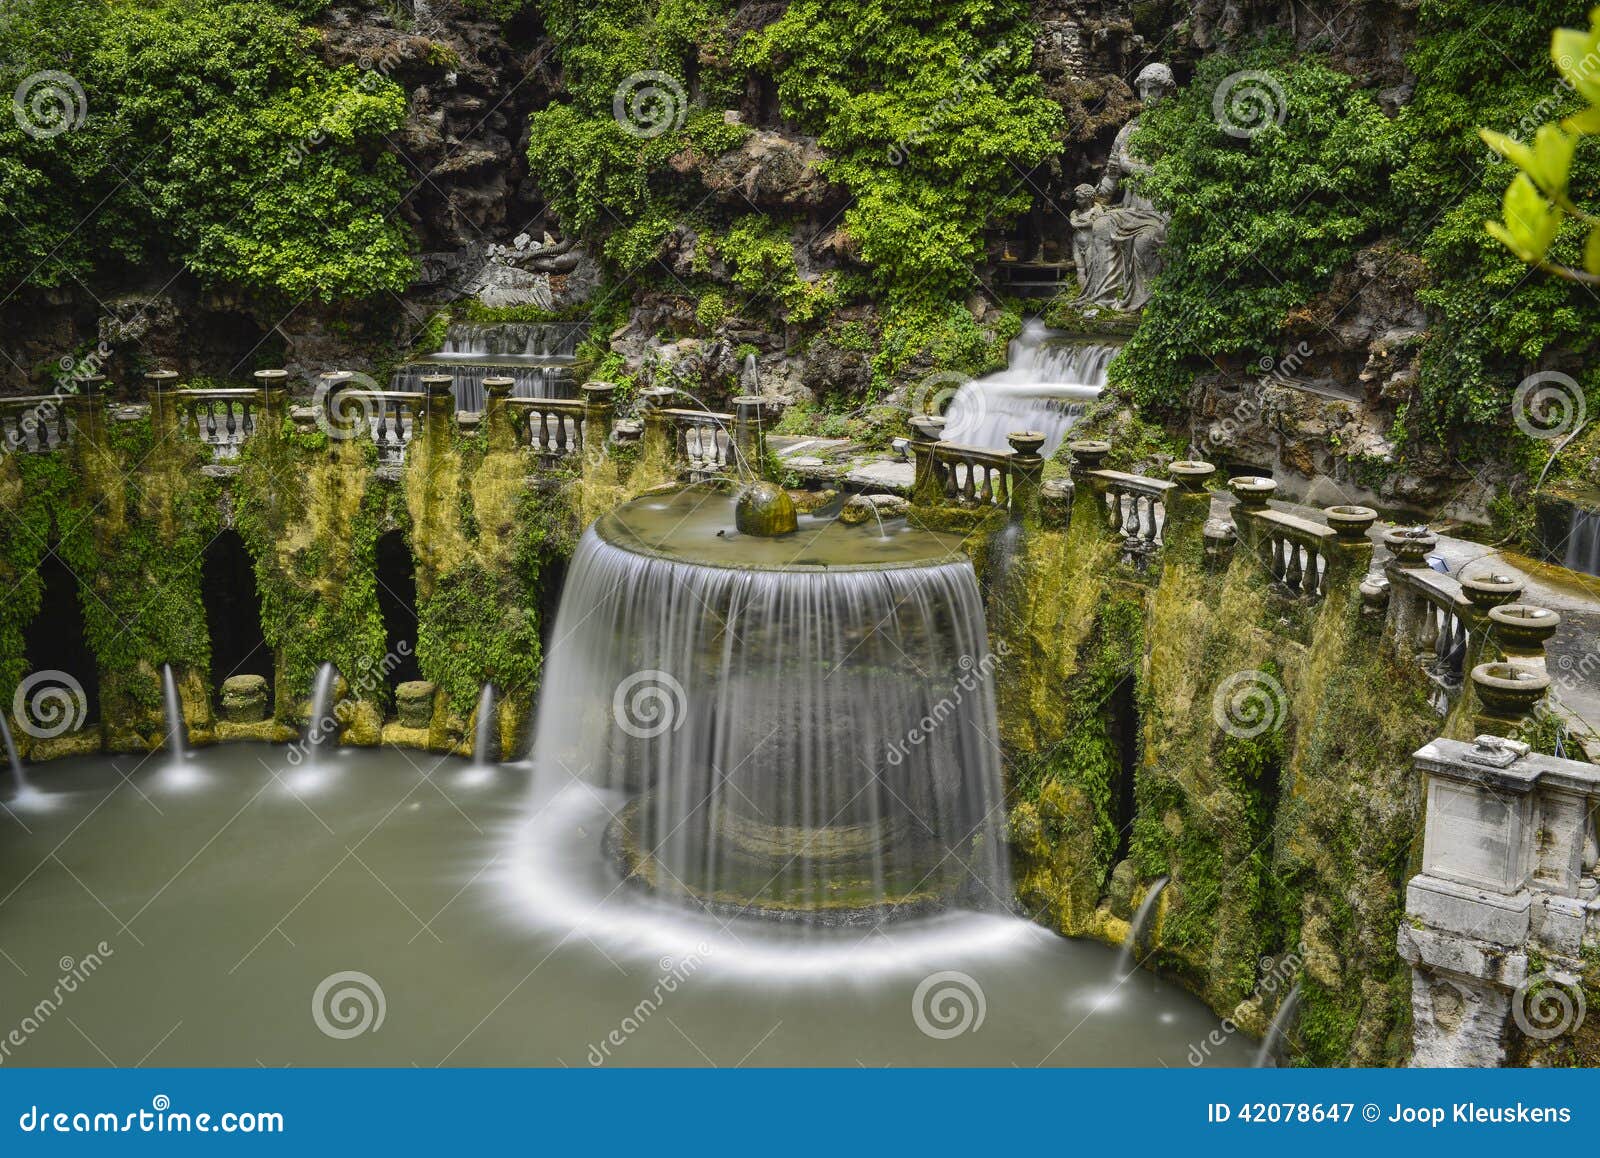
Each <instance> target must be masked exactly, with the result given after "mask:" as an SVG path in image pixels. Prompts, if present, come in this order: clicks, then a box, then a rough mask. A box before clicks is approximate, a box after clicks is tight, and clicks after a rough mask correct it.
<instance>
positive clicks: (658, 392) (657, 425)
mask: <svg viewBox="0 0 1600 1158" xmlns="http://www.w3.org/2000/svg"><path fill="white" fill-rule="evenodd" d="M677 393H678V392H677V391H676V390H674V389H673V388H672V387H670V386H650V387H647V388H646V389H644V390H641V391H639V406H640V408H641V409H642V410H643V411H644V457H645V458H646V459H649V460H650V461H652V462H660V463H662V464H665V465H669V466H670V465H671V464H672V462H673V460H674V459H675V458H676V457H677V452H678V439H677V432H676V431H674V430H673V429H672V423H671V422H670V421H669V420H668V418H667V416H666V414H664V413H663V411H665V410H666V409H667V408H668V407H670V406H671V405H672V400H673V398H675V397H676V396H677Z"/></svg>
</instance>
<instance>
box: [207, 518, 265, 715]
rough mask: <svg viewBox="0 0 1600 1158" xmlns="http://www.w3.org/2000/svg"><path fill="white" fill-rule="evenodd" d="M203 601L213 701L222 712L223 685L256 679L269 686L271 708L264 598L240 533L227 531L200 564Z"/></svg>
mask: <svg viewBox="0 0 1600 1158" xmlns="http://www.w3.org/2000/svg"><path fill="white" fill-rule="evenodd" d="M200 567H201V571H200V598H201V601H202V602H203V603H204V604H205V608H206V628H207V630H208V631H209V633H210V636H211V682H212V689H211V695H212V701H213V704H214V706H215V707H216V708H217V709H218V710H220V709H221V707H222V682H223V681H224V680H226V679H227V678H228V677H229V676H236V675H258V676H262V677H264V678H265V679H266V681H267V703H268V710H269V711H270V710H271V703H272V675H273V672H272V665H273V655H272V649H271V648H270V647H268V646H267V639H266V636H265V635H264V634H263V633H262V631H261V597H260V594H259V593H258V592H257V590H256V572H255V567H254V565H253V564H252V563H251V561H250V553H249V552H248V551H247V550H245V545H244V540H243V539H241V538H240V537H239V535H238V532H236V531H223V532H222V533H221V534H220V535H218V536H217V537H216V538H215V539H213V540H212V542H211V545H210V546H209V547H207V548H206V553H205V557H204V558H203V559H202V560H201V564H200Z"/></svg>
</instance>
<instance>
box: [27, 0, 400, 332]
mask: <svg viewBox="0 0 1600 1158" xmlns="http://www.w3.org/2000/svg"><path fill="white" fill-rule="evenodd" d="M6 32H7V40H8V46H7V47H8V53H7V61H6V63H5V64H4V65H3V66H0V82H3V84H4V86H5V88H6V91H8V92H9V91H13V90H14V89H15V88H16V87H17V85H18V84H19V83H20V82H21V81H22V79H23V78H24V77H27V76H29V75H30V74H33V73H35V72H39V71H41V70H46V69H50V70H57V71H61V72H65V73H68V74H69V75H71V76H72V77H74V78H75V80H76V82H77V83H78V84H79V85H80V86H81V88H82V91H83V99H82V102H81V104H82V107H83V108H84V109H85V110H86V112H85V118H84V123H83V124H82V126H81V127H78V128H74V129H70V130H68V131H65V132H62V133H60V134H58V135H55V136H51V137H47V138H43V139H38V138H34V137H30V136H28V135H27V134H25V133H24V132H23V131H22V128H21V126H20V125H19V124H18V123H17V119H16V118H13V117H6V118H4V119H3V120H0V209H4V210H6V211H7V213H8V214H9V216H10V217H11V218H13V219H15V232H14V235H13V236H14V238H15V240H14V242H13V243H12V244H8V245H7V246H6V249H5V252H3V253H0V276H3V277H4V278H5V279H6V280H7V281H8V282H10V283H13V284H16V283H26V284H28V285H31V286H35V287H39V288H48V287H53V286H58V285H63V284H67V283H69V282H71V281H72V280H73V279H84V280H87V279H89V278H91V277H99V278H100V279H101V280H104V279H105V278H107V277H111V276H115V275H117V274H122V273H126V272H130V271H136V272H144V271H145V270H147V268H148V267H149V266H150V265H152V264H166V265H180V264H181V265H183V266H185V267H187V268H188V269H189V270H191V271H192V272H194V273H195V274H197V275H198V276H199V277H200V278H201V280H202V281H204V282H206V283H208V284H233V285H238V286H242V287H245V288H247V289H250V290H254V291H256V292H259V293H263V294H269V295H285V296H288V297H290V298H292V299H293V300H296V301H299V300H302V299H305V298H314V299H316V300H318V301H322V302H333V301H338V300H342V299H349V298H365V297H371V296H374V295H376V294H379V293H382V292H383V291H385V290H391V291H398V290H401V289H403V288H404V287H405V286H406V285H407V284H408V283H409V281H410V280H411V276H412V273H413V263H412V260H411V258H410V256H409V249H410V246H411V237H410V234H409V231H408V230H407V229H406V227H405V226H404V225H402V224H400V223H398V222H397V221H396V220H395V218H394V216H393V213H392V210H393V208H394V207H395V206H396V205H398V204H399V202H400V200H401V197H402V195H403V194H404V192H405V190H406V189H407V188H408V185H407V182H406V177H405V172H404V169H403V167H402V166H401V164H400V161H399V159H398V158H397V157H395V156H394V155H393V153H392V152H390V150H389V149H388V146H387V142H386V140H385V137H386V135H387V134H390V133H393V132H394V131H396V130H397V129H398V128H399V127H400V124H401V122H402V120H403V119H404V116H405V95H404V92H403V91H402V90H401V89H400V87H399V86H398V85H396V84H394V83H393V82H392V81H389V80H387V79H386V78H384V77H382V76H381V75H379V74H377V73H375V72H370V73H365V74H363V73H360V72H359V71H358V70H356V69H354V68H350V67H345V68H340V69H332V68H329V67H327V66H325V65H323V64H321V63H320V62H319V61H318V60H317V59H316V57H315V56H314V55H313V53H312V51H311V50H312V48H313V47H314V45H315V43H316V40H317V34H316V33H315V32H313V31H311V30H308V29H306V28H304V27H302V25H301V24H300V21H299V19H298V18H297V17H296V16H295V15H293V14H291V13H288V12H285V11H283V10H282V9H281V8H280V7H279V6H277V5H274V4H270V3H265V2H263V0H24V2H23V4H22V5H21V7H20V8H19V10H18V12H17V13H16V14H15V15H14V16H13V17H12V19H11V22H10V24H9V26H8V27H7V29H6ZM91 219H92V220H93V228H82V227H81V223H83V222H86V221H88V220H91Z"/></svg>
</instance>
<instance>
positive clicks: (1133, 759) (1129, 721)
mask: <svg viewBox="0 0 1600 1158" xmlns="http://www.w3.org/2000/svg"><path fill="white" fill-rule="evenodd" d="M1109 706H1110V708H1111V738H1112V740H1113V742H1114V743H1115V744H1116V746H1117V762H1118V775H1117V783H1116V795H1115V800H1114V806H1115V808H1116V821H1117V855H1116V857H1115V858H1114V862H1113V863H1115V861H1121V860H1122V859H1124V858H1125V857H1126V856H1127V855H1128V852H1129V850H1130V847H1131V845H1132V842H1133V818H1134V815H1135V812H1136V811H1137V809H1138V802H1137V798H1136V797H1135V795H1134V772H1135V770H1136V769H1137V768H1138V767H1139V707H1138V704H1137V702H1136V701H1135V699H1134V682H1133V677H1132V676H1131V675H1130V676H1127V677H1125V678H1124V679H1123V680H1122V682H1121V683H1119V684H1118V685H1117V686H1116V689H1115V690H1114V691H1113V692H1112V693H1111V703H1110V705H1109Z"/></svg>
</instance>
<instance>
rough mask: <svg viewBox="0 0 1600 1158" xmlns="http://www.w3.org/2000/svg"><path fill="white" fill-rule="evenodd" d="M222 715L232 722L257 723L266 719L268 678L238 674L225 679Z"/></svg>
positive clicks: (223, 683)
mask: <svg viewBox="0 0 1600 1158" xmlns="http://www.w3.org/2000/svg"><path fill="white" fill-rule="evenodd" d="M222 717H223V719H225V720H227V721H228V722H229V723H230V724H256V723H260V722H261V721H262V720H264V719H266V718H267V681H266V678H265V677H263V676H258V675H236V676H229V677H228V678H227V679H225V680H223V681H222Z"/></svg>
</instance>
